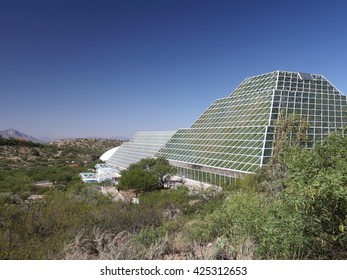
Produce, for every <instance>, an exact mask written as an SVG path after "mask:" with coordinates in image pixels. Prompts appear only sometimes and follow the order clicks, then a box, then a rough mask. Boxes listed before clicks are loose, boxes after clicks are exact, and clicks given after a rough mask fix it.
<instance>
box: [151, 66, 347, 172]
mask: <svg viewBox="0 0 347 280" xmlns="http://www.w3.org/2000/svg"><path fill="white" fill-rule="evenodd" d="M346 108H347V106H346V96H345V95H343V94H342V93H341V92H340V91H339V90H338V89H336V88H335V87H334V86H333V85H332V84H331V83H330V82H329V81H328V80H327V79H326V78H324V77H323V76H321V75H316V74H307V73H299V72H287V71H276V72H271V73H267V74H263V75H259V76H255V77H251V78H247V79H245V80H244V81H243V82H242V83H241V84H240V85H239V86H238V87H237V88H236V89H235V91H234V92H232V94H231V95H230V96H228V97H226V98H221V99H217V100H216V101H215V102H214V103H213V104H212V105H211V106H209V107H208V109H207V110H206V111H205V112H204V113H203V114H202V115H201V116H200V117H199V118H198V119H197V121H196V122H195V123H194V124H193V125H192V126H191V127H190V128H186V129H180V130H178V131H177V132H176V133H175V134H174V135H173V137H172V138H171V139H170V140H169V141H168V142H167V144H166V145H165V146H164V147H163V148H161V149H160V151H159V152H158V153H157V156H164V157H166V158H167V159H168V160H169V161H170V162H171V163H172V164H173V165H175V166H177V167H179V168H183V169H189V170H191V171H192V172H193V174H195V173H196V172H195V171H198V173H199V174H200V173H202V174H204V172H207V173H214V174H219V175H223V176H231V177H242V176H243V175H244V174H246V173H253V172H255V170H256V169H257V168H258V167H259V166H262V165H263V164H264V163H265V162H266V160H267V159H268V158H269V157H270V156H271V153H272V145H273V139H274V125H275V122H276V120H277V119H278V116H279V114H280V112H284V113H285V114H286V115H289V114H296V115H298V116H300V117H302V118H305V119H307V120H308V122H309V125H310V128H309V131H308V133H309V137H310V139H311V140H312V141H321V140H322V139H323V137H324V135H326V134H328V133H329V132H330V131H334V130H336V129H338V128H341V127H342V126H344V125H346V124H347V119H346V113H347V112H346ZM187 174H190V173H189V172H188V173H187ZM195 177H196V176H195Z"/></svg>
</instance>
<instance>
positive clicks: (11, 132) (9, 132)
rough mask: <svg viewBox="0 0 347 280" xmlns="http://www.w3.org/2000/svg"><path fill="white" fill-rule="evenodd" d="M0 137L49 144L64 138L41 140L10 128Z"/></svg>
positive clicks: (123, 138) (113, 137)
mask: <svg viewBox="0 0 347 280" xmlns="http://www.w3.org/2000/svg"><path fill="white" fill-rule="evenodd" d="M0 136H1V137H2V138H16V139H22V140H26V141H32V142H35V143H49V142H55V141H58V140H61V139H62V138H48V137H40V138H35V137H33V136H31V135H28V134H25V133H23V132H20V131H18V130H17V129H14V128H9V129H5V130H1V131H0ZM79 138H87V139H88V138H96V139H114V140H128V139H129V138H127V137H122V136H111V137H96V136H93V137H79Z"/></svg>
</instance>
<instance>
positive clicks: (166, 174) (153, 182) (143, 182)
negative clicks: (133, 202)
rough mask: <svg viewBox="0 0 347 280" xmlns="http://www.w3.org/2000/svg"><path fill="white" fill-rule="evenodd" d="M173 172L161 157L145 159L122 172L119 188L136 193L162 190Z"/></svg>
mask: <svg viewBox="0 0 347 280" xmlns="http://www.w3.org/2000/svg"><path fill="white" fill-rule="evenodd" d="M175 171H176V170H175V168H174V167H173V166H171V165H170V164H169V162H168V161H167V160H166V159H164V158H162V157H159V158H156V159H154V158H145V159H142V160H140V161H139V162H137V163H134V164H131V165H130V166H129V168H128V169H127V170H124V171H122V173H121V175H122V177H121V178H120V181H119V187H120V188H121V189H135V190H136V191H138V192H146V191H152V190H156V189H160V188H164V187H165V184H166V183H167V182H168V181H169V180H170V177H171V175H172V174H174V173H175Z"/></svg>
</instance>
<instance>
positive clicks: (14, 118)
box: [0, 0, 347, 137]
mask: <svg viewBox="0 0 347 280" xmlns="http://www.w3.org/2000/svg"><path fill="white" fill-rule="evenodd" d="M275 70H289V71H301V72H309V73H319V74H323V75H324V76H326V77H327V78H328V79H329V80H330V81H331V82H332V83H333V84H334V85H335V86H336V87H337V88H339V89H340V90H341V91H342V92H344V93H347V2H346V1H342V0H341V1H333V0H332V1H305V0H301V1H295V0H292V1H278V0H277V1H267V0H263V1H257V0H252V1H250V0H248V1H247V0H239V1H232V0H230V1H218V0H214V1H198V0H197V1H190V0H184V1H177V0H175V1H169V0H157V1H151V0H146V1H132V0H129V1H125V0H124V1H116V0H114V1H111V0H109V1H106V0H94V1H87V0H80V1H77V0H68V1H66V0H59V1H49V0H45V1H36V0H31V1H27V0H24V1H16V0H11V1H0V96H1V99H0V100H1V101H0V102H1V103H0V104H1V105H0V130H2V129H6V128H17V129H19V130H20V131H23V132H25V133H28V134H31V135H33V136H37V137H41V136H48V137H85V136H99V137H105V136H114V135H117V136H126V137H131V136H132V135H133V134H134V133H135V132H136V131H139V130H176V129H178V128H182V127H189V126H190V125H191V124H192V123H193V122H194V121H195V120H196V119H197V118H198V117H199V115H200V114H201V113H202V112H203V111H204V110H205V109H206V108H207V107H208V106H209V105H210V104H211V103H212V102H213V101H214V100H215V99H217V98H221V97H225V96H228V95H229V94H230V93H231V92H232V91H233V90H234V89H235V88H236V87H237V85H238V84H239V83H241V82H242V80H243V79H244V78H246V77H249V76H253V75H257V74H261V73H265V72H270V71H275Z"/></svg>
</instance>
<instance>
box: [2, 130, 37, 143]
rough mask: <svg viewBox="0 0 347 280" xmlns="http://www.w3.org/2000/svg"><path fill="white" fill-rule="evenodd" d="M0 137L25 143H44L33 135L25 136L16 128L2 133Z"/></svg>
mask: <svg viewBox="0 0 347 280" xmlns="http://www.w3.org/2000/svg"><path fill="white" fill-rule="evenodd" d="M0 136H1V137H2V138H15V139H21V140H25V141H31V142H35V143H42V142H43V141H41V140H39V139H36V138H34V137H32V136H31V135H28V134H25V133H23V132H20V131H18V130H17V129H14V128H9V129H5V130H1V131H0Z"/></svg>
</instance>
